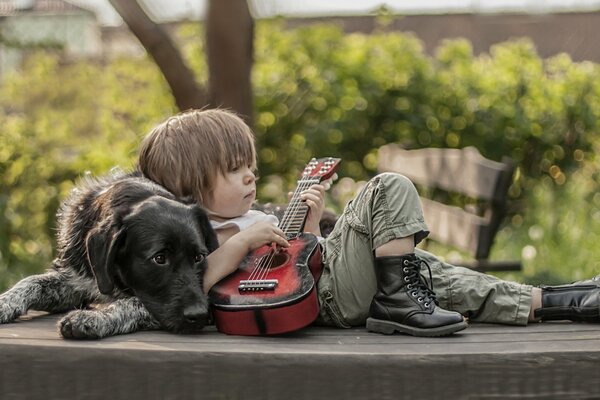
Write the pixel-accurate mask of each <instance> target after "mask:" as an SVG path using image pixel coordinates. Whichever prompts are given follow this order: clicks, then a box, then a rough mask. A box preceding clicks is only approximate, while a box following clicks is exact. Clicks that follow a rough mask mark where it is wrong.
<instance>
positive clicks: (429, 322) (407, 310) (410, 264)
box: [367, 254, 467, 336]
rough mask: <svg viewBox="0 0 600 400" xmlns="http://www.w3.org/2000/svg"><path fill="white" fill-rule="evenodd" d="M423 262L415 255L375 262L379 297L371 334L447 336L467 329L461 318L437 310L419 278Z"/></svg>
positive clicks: (431, 294) (370, 322)
mask: <svg viewBox="0 0 600 400" xmlns="http://www.w3.org/2000/svg"><path fill="white" fill-rule="evenodd" d="M422 262H424V261H423V260H421V259H420V258H418V257H417V256H415V255H414V254H408V255H405V256H387V257H377V258H375V270H376V271H375V273H376V274H377V293H376V294H375V297H373V301H372V302H371V308H370V310H369V314H370V317H369V318H368V319H367V329H368V330H369V331H373V332H379V333H384V334H387V335H390V334H392V333H394V332H401V333H406V334H409V335H413V336H445V335H450V334H452V333H454V332H457V331H460V330H462V329H465V328H466V327H467V323H466V321H465V320H464V318H463V317H462V315H460V314H459V313H457V312H454V311H447V310H444V309H443V308H440V307H438V305H437V303H436V301H435V294H434V292H433V290H432V289H430V288H429V287H428V286H427V284H426V282H425V279H424V278H423V277H422V276H421V274H420V270H421V263H422ZM425 264H426V265H427V263H425ZM427 267H428V268H429V265H427ZM430 274H431V271H430Z"/></svg>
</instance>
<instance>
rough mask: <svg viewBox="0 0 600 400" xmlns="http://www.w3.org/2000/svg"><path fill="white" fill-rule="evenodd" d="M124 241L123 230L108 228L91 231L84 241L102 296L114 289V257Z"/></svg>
mask: <svg viewBox="0 0 600 400" xmlns="http://www.w3.org/2000/svg"><path fill="white" fill-rule="evenodd" d="M124 239H125V229H124V228H122V227H121V228H120V229H117V227H110V228H109V229H106V230H105V229H94V230H92V231H91V232H90V233H89V234H88V236H87V238H86V240H85V248H86V252H87V257H88V262H89V264H90V266H91V268H92V272H93V273H94V276H95V277H96V284H97V285H98V289H99V290H100V293H102V294H110V293H111V292H112V291H113V289H114V280H113V275H114V263H115V256H116V254H117V251H118V250H119V248H120V247H121V245H122V244H123V242H124Z"/></svg>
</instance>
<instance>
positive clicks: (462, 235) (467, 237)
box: [421, 197, 487, 254]
mask: <svg viewBox="0 0 600 400" xmlns="http://www.w3.org/2000/svg"><path fill="white" fill-rule="evenodd" d="M421 204H422V205H423V215H424V217H425V223H426V224H427V226H428V227H429V230H430V231H431V233H430V234H429V238H430V239H433V240H436V241H438V242H440V243H444V244H447V245H450V246H453V247H456V248H458V249H461V250H465V251H468V252H470V253H471V254H476V253H477V248H478V246H479V238H480V235H482V233H483V231H484V230H485V229H486V228H487V221H486V220H485V219H484V218H482V217H479V216H477V215H474V214H470V213H467V212H465V211H463V210H462V209H460V208H458V207H452V206H447V205H445V204H442V203H438V202H436V201H432V200H429V199H426V198H423V197H422V198H421Z"/></svg>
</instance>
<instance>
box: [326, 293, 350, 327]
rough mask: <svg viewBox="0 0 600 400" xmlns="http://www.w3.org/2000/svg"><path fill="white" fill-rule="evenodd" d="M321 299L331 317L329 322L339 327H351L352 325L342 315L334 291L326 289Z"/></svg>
mask: <svg viewBox="0 0 600 400" xmlns="http://www.w3.org/2000/svg"><path fill="white" fill-rule="evenodd" d="M321 301H322V305H323V308H324V309H325V313H326V314H327V316H328V317H329V321H326V322H328V323H331V325H333V326H337V327H338V328H351V326H350V325H349V324H348V323H346V321H345V320H344V317H342V313H341V312H340V309H339V308H338V306H337V303H336V302H335V299H334V298H333V293H331V291H329V290H327V291H324V292H323V293H322V295H321Z"/></svg>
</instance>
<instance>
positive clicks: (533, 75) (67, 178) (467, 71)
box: [0, 15, 600, 287]
mask: <svg viewBox="0 0 600 400" xmlns="http://www.w3.org/2000/svg"><path fill="white" fill-rule="evenodd" d="M389 18H391V17H390V16H389V15H386V16H385V19H382V22H381V23H382V24H384V23H386V21H388V20H389ZM388 22H389V21H388ZM202 35H203V33H202V27H201V26H197V25H191V24H190V25H187V26H185V27H184V28H183V29H182V30H181V31H180V34H179V36H178V40H179V42H180V44H181V45H182V49H183V52H184V56H185V57H186V59H187V60H188V62H189V63H190V65H191V66H192V68H193V69H194V70H195V72H196V76H197V79H198V81H199V82H201V83H202V82H204V83H206V81H207V68H206V62H205V59H204V54H203V47H202V40H201V39H200V38H201V37H202ZM32 53H33V56H32V57H30V58H29V59H28V62H27V64H26V65H24V66H23V69H22V70H21V72H19V73H16V74H14V75H13V76H10V77H4V79H3V81H2V83H1V84H0V120H1V122H2V127H3V129H2V132H0V287H6V286H7V285H9V284H12V283H14V282H15V281H16V280H17V279H19V278H21V277H22V276H25V275H28V274H31V273H35V272H40V271H42V270H43V269H44V268H45V267H46V266H48V265H49V262H50V260H51V258H52V248H53V228H54V226H55V225H54V223H55V222H54V220H55V217H54V214H55V212H56V209H57V207H58V205H59V202H60V200H62V199H63V198H64V197H65V196H67V195H68V193H69V191H70V189H71V188H72V187H73V185H74V182H75V181H76V180H77V178H78V177H80V176H81V175H82V174H83V173H85V172H86V171H90V172H91V173H92V174H103V173H105V172H107V171H108V170H109V169H110V168H111V167H113V166H115V165H118V166H121V167H123V168H130V167H131V166H132V165H133V164H134V162H135V152H136V149H137V146H138V143H139V140H140V138H141V137H142V136H143V135H144V134H145V133H146V132H148V131H149V129H150V128H151V127H152V126H153V125H155V124H157V123H158V122H160V121H162V120H163V119H164V118H165V117H167V116H168V115H171V114H173V113H175V112H176V108H175V105H174V101H173V99H172V98H171V96H170V94H169V92H168V87H167V86H166V84H165V82H164V80H163V79H162V77H161V76H160V73H159V71H158V70H157V69H156V67H155V66H154V64H153V63H152V61H151V60H149V59H116V60H111V61H106V62H104V63H101V64H99V63H94V62H91V61H90V62H86V61H77V62H71V63H67V64H64V63H62V61H61V58H60V54H57V53H54V52H42V51H38V52H33V51H32ZM254 58H255V67H254V71H253V84H254V94H255V108H256V118H255V121H256V126H255V132H256V136H257V143H258V148H259V155H260V164H259V169H260V170H261V175H262V176H263V179H261V181H260V182H259V183H260V187H259V193H260V197H261V199H263V200H265V201H269V200H274V201H279V202H282V201H285V194H284V193H285V192H286V191H287V189H289V188H290V187H291V186H292V184H293V181H295V179H296V175H297V171H298V170H299V169H300V168H301V167H302V166H303V165H304V164H305V163H306V161H308V160H309V159H310V158H311V157H313V156H315V157H319V156H325V155H336V156H340V157H342V158H343V159H344V162H343V164H342V165H343V168H342V171H341V172H340V176H341V177H342V179H340V181H339V184H338V185H337V187H336V189H335V190H334V191H333V195H332V200H333V201H334V204H336V207H337V209H338V210H339V207H341V205H342V204H343V203H344V202H345V201H346V200H348V199H349V198H350V197H351V196H352V193H353V191H354V190H355V189H356V187H357V186H358V185H360V183H361V181H364V180H365V179H367V178H368V177H369V176H372V175H373V174H374V173H375V171H376V165H377V148H378V147H379V146H381V145H383V144H385V143H389V142H397V143H401V144H403V145H404V146H405V147H408V148H417V147H464V146H476V147H477V148H478V149H479V150H480V151H481V152H482V153H483V154H484V155H485V156H486V157H489V158H492V159H498V160H499V159H501V157H503V156H510V157H511V158H513V159H514V160H516V161H517V162H518V164H519V169H518V176H517V178H516V180H515V182H514V184H513V185H512V188H511V196H512V197H513V199H514V204H515V205H516V207H515V209H514V210H513V213H512V215H511V220H510V223H509V224H508V225H507V226H506V227H504V228H503V229H502V231H501V232H500V234H499V236H498V241H497V244H496V246H495V247H494V249H493V251H494V253H493V258H496V257H497V258H505V259H514V258H520V257H521V256H522V257H523V259H524V260H525V264H526V271H525V273H526V276H528V277H531V279H533V277H541V276H544V274H545V278H547V277H548V276H553V277H556V278H557V279H577V278H578V277H584V276H588V275H590V274H591V273H592V272H594V271H597V270H598V269H600V265H599V264H598V262H597V261H596V260H599V259H600V257H599V256H600V254H599V252H598V251H596V250H595V246H594V244H595V242H596V239H597V237H596V236H597V235H598V232H600V229H599V228H600V226H599V224H600V211H599V210H600V198H596V197H598V195H597V194H596V193H597V192H598V182H599V180H598V174H597V171H598V167H599V165H598V160H597V159H596V157H595V155H594V154H595V150H596V149H597V147H598V146H599V145H600V144H599V143H600V142H599V139H598V138H599V135H598V131H599V126H598V121H599V120H600V119H599V118H598V117H599V115H598V114H599V113H600V107H599V104H598V102H599V101H600V100H599V99H600V96H599V95H600V79H598V76H599V68H598V66H597V65H594V64H592V63H574V62H572V61H571V60H570V59H569V58H568V56H566V55H560V56H557V57H554V58H552V59H549V60H542V59H540V58H539V57H538V56H537V54H536V53H535V49H534V47H533V45H532V44H531V43H530V42H528V41H526V40H521V41H512V42H507V43H503V44H500V45H497V46H495V47H494V48H493V49H492V50H491V52H490V54H484V55H480V56H475V55H473V51H472V48H471V46H470V44H469V43H468V42H466V41H462V40H455V41H450V42H447V43H444V44H443V45H442V46H441V47H440V48H439V49H438V50H437V52H436V55H435V56H434V57H430V56H427V55H426V54H425V53H424V52H423V49H422V46H421V43H420V42H419V40H418V39H416V38H415V37H413V36H411V35H407V34H403V33H394V32H391V33H390V32H385V33H383V32H381V33H376V34H373V35H368V36H367V35H362V34H351V35H344V34H342V32H341V30H340V29H339V28H338V27H336V26H331V25H318V26H310V27H303V28H297V29H293V30H286V29H283V24H282V22H281V21H277V20H275V21H260V22H259V23H258V24H257V31H256V37H255V56H254ZM457 229H459V228H457ZM549 274H550V275H549ZM514 277H515V278H519V279H523V277H521V276H514Z"/></svg>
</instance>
